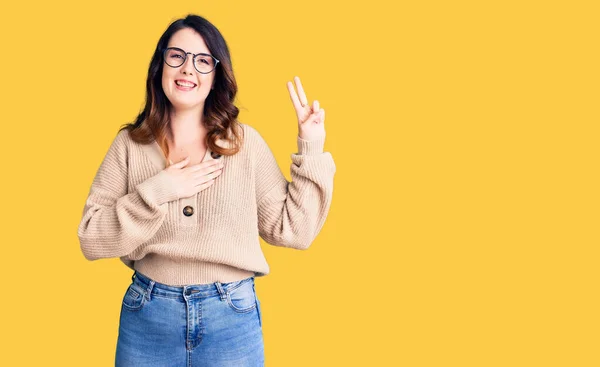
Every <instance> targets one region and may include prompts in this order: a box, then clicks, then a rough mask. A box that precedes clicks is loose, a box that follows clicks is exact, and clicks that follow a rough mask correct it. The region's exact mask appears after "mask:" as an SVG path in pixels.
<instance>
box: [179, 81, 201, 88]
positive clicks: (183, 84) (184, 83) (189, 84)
mask: <svg viewBox="0 0 600 367" xmlns="http://www.w3.org/2000/svg"><path fill="white" fill-rule="evenodd" d="M175 85H177V86H180V87H184V88H194V87H196V86H197V84H196V83H194V82H191V81H189V80H184V79H177V80H175Z"/></svg>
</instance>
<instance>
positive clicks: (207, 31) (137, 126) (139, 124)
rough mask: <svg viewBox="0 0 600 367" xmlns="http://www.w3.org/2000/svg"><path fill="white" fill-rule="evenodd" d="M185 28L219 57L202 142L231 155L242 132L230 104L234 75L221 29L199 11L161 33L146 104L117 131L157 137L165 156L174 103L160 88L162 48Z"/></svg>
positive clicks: (142, 139) (144, 139) (141, 139)
mask: <svg viewBox="0 0 600 367" xmlns="http://www.w3.org/2000/svg"><path fill="white" fill-rule="evenodd" d="M184 28H191V29H193V30H194V31H196V32H197V33H198V34H200V35H201V36H202V38H203V39H204V42H205V43H206V46H207V47H208V49H209V51H210V53H211V54H212V55H213V56H214V57H216V58H217V59H219V61H220V62H219V63H218V64H217V67H216V68H215V70H214V71H213V72H214V73H216V75H215V82H214V88H213V89H212V90H211V91H210V93H209V94H208V96H207V97H206V100H205V102H204V112H203V122H204V126H205V127H206V129H207V130H208V132H207V134H206V140H205V143H206V145H207V146H208V148H209V149H210V150H211V151H213V152H215V153H218V154H221V155H234V154H235V153H237V152H238V151H239V150H240V147H241V144H242V138H243V136H242V135H243V134H242V129H241V126H240V125H239V123H238V121H237V117H238V114H239V109H238V108H237V107H236V106H235V105H234V104H233V102H234V99H235V96H236V94H237V83H236V81H235V77H234V75H233V67H232V65H231V56H230V55H229V48H228V47H227V43H226V42H225V39H224V38H223V36H222V35H221V32H219V30H218V29H217V28H216V27H215V26H214V25H213V24H212V23H210V22H209V21H208V20H206V19H204V18H202V17H200V16H198V15H193V14H189V15H187V16H186V17H185V18H182V19H178V20H176V21H174V22H173V23H171V24H170V25H169V27H168V28H167V30H166V31H165V32H164V33H163V34H162V36H161V37H160V39H159V40H158V44H157V45H156V50H155V51H154V55H153V56H152V60H151V61H150V67H149V68H148V78H147V79H146V106H145V107H144V109H143V111H142V112H140V114H139V115H138V116H137V118H136V120H135V122H132V123H127V124H125V125H123V126H121V127H120V129H119V131H121V130H124V129H126V130H129V135H130V137H131V139H132V140H133V141H135V142H138V143H141V144H150V143H152V142H153V141H155V140H156V142H157V143H158V145H159V146H160V147H161V149H162V150H163V152H164V154H165V157H168V156H169V147H168V145H167V140H166V134H167V126H168V125H169V123H170V112H171V110H172V108H173V106H172V105H171V102H170V101H169V99H168V98H167V96H166V95H165V92H164V91H163V89H162V72H163V67H164V62H163V52H162V50H163V49H165V48H166V47H167V45H168V43H169V40H170V39H171V36H173V34H174V33H175V32H177V31H179V30H181V29H184ZM218 139H224V140H226V141H228V142H229V144H227V145H228V147H221V146H218V145H217V144H216V141H217V140H218ZM167 164H168V163H167Z"/></svg>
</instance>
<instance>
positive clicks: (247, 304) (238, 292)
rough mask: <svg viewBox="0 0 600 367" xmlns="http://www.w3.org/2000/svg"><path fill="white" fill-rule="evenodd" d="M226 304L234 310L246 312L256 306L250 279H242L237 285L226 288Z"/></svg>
mask: <svg viewBox="0 0 600 367" xmlns="http://www.w3.org/2000/svg"><path fill="white" fill-rule="evenodd" d="M227 304H228V305H229V307H230V308H231V309H233V310H234V311H235V312H239V313H246V312H250V311H252V310H253V309H255V308H256V299H255V296H254V290H253V286H252V281H242V282H241V283H240V284H239V286H237V287H234V288H233V289H228V290H227Z"/></svg>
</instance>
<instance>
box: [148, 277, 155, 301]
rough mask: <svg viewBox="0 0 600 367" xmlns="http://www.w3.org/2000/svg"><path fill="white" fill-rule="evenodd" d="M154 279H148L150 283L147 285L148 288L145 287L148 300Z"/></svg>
mask: <svg viewBox="0 0 600 367" xmlns="http://www.w3.org/2000/svg"><path fill="white" fill-rule="evenodd" d="M154 283H155V282H154V280H150V284H149V285H148V288H146V299H148V301H150V294H151V293H152V288H154Z"/></svg>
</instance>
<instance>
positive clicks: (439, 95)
mask: <svg viewBox="0 0 600 367" xmlns="http://www.w3.org/2000/svg"><path fill="white" fill-rule="evenodd" d="M0 13H1V14H2V15H0V27H1V37H2V43H1V49H2V50H1V51H0V52H1V57H0V63H1V64H0V70H1V74H2V81H1V83H0V84H1V85H2V87H1V88H2V98H1V101H2V102H1V103H2V112H1V116H2V117H1V121H2V124H1V128H2V143H1V144H0V147H1V148H0V149H2V151H1V153H2V154H1V156H2V167H3V172H2V180H1V182H2V190H1V191H0V192H1V195H2V200H1V202H2V211H1V212H2V214H1V215H2V220H1V223H2V237H1V242H2V246H1V254H2V255H1V258H2V261H1V264H2V265H1V266H0V271H1V273H0V275H1V280H0V287H1V288H0V294H1V295H2V302H1V303H0V304H1V307H2V309H1V315H2V316H1V317H2V319H1V322H2V324H1V326H0V329H1V330H2V332H1V335H2V340H1V341H0V342H1V345H2V353H0V365H3V366H109V365H112V364H113V363H114V362H113V361H114V351H115V345H116V338H117V332H118V321H119V312H120V307H121V300H122V297H123V294H124V292H125V290H126V287H127V286H128V284H129V282H130V281H131V279H130V276H131V271H130V269H128V268H126V267H125V266H124V265H123V264H122V263H121V262H120V261H119V260H118V259H108V260H99V261H95V262H89V261H87V260H85V258H84V257H83V255H82V253H81V252H80V249H79V242H78V238H77V226H78V224H79V221H80V219H81V214H82V210H83V206H84V203H85V199H86V197H87V194H88V191H89V188H90V185H91V182H92V179H93V177H94V175H95V173H96V170H97V168H98V166H99V164H100V162H101V160H102V158H103V156H104V154H105V153H106V151H107V149H108V146H109V144H110V142H111V141H112V139H113V137H114V136H115V134H116V131H117V129H118V127H119V126H120V125H121V124H123V123H126V122H129V121H132V120H133V119H134V118H135V116H136V114H137V113H138V112H139V111H140V109H141V108H142V106H143V103H144V93H145V78H146V73H147V67H148V64H149V61H150V58H151V55H152V52H153V49H154V47H155V46H156V42H157V41H158V38H159V37H160V35H161V34H162V32H163V31H164V30H165V29H166V27H167V25H168V24H169V23H170V22H171V21H173V20H175V19H176V18H179V17H182V16H185V15H186V14H187V13H197V14H199V15H202V16H205V17H206V18H208V19H209V20H210V21H211V22H213V23H214V24H215V25H216V26H217V27H218V28H219V29H220V30H221V32H222V33H223V35H224V37H225V39H226V40H227V42H228V44H229V47H230V50H231V53H232V58H233V65H234V71H235V73H236V77H237V81H238V85H239V95H238V99H237V105H238V107H240V109H241V114H240V120H241V121H243V122H245V123H248V124H250V125H252V126H254V127H255V128H256V129H257V130H259V131H260V132H261V134H263V136H264V137H265V139H266V140H267V142H268V143H269V145H270V147H271V149H272V150H273V152H274V154H275V155H276V158H277V160H278V162H279V163H280V167H281V168H282V171H283V172H284V174H285V175H286V177H287V178H288V179H289V178H290V174H289V167H290V164H291V160H290V155H291V153H293V152H294V151H295V149H296V147H295V143H296V140H295V136H296V134H297V126H296V121H295V113H294V110H293V108H292V105H291V102H290V100H289V96H288V92H287V89H286V82H287V81H288V80H292V78H293V77H294V76H295V75H298V76H300V77H301V78H302V81H303V84H304V87H305V89H306V92H307V95H308V98H309V100H311V101H312V100H314V99H317V100H319V101H320V103H321V106H322V107H323V108H325V109H326V111H327V117H326V121H325V126H326V130H327V140H326V145H325V149H326V150H327V151H329V152H331V153H332V155H333V157H334V159H335V162H336V165H337V173H336V177H335V189H334V198H333V203H332V206H331V211H330V214H329V217H328V219H327V221H326V223H325V226H324V227H323V230H322V232H321V233H320V235H319V236H318V237H317V239H316V240H315V241H314V243H313V244H312V247H311V248H310V249H309V250H308V251H305V252H302V251H295V250H289V249H282V248H276V247H273V246H270V245H268V244H266V243H264V242H262V241H261V243H262V248H263V250H264V252H265V255H266V257H267V260H268V261H269V264H270V266H271V274H269V275H268V276H267V277H263V278H258V279H257V292H258V294H259V297H260V298H261V302H262V307H263V315H264V316H263V317H264V336H265V350H266V360H267V364H266V365H267V366H269V367H274V366H276V367H279V366H598V365H600V350H599V349H598V346H599V344H600V335H599V332H598V330H600V322H599V321H600V320H599V317H598V310H599V306H600V305H599V296H598V280H599V271H598V263H599V262H598V260H599V258H598V255H599V251H598V245H599V244H600V236H599V235H598V229H599V228H598V227H599V226H598V223H599V219H600V214H599V208H600V205H599V204H600V202H599V201H600V200H599V195H598V189H599V187H600V186H599V183H600V182H599V175H598V158H599V157H600V155H599V153H600V152H599V145H598V138H599V135H598V133H599V132H600V131H599V130H600V129H599V122H600V118H599V117H600V113H599V104H598V101H599V97H600V87H599V86H600V78H599V76H600V75H599V72H598V70H599V65H600V62H599V61H600V60H599V52H598V48H599V42H598V41H599V37H598V35H600V29H599V25H598V18H599V15H600V14H599V8H598V5H597V2H592V1H589V2H584V1H573V0H571V1H464V0H457V1H433V0H431V1H410V2H409V1H401V2H394V1H381V0H373V1H368V2H342V1H339V2H337V1H336V2H321V1H313V0H307V1H302V2H280V1H272V2H264V1H216V0H215V1H175V2H166V1H162V2H150V1H137V2H133V1H131V2H130V1H119V2H114V1H109V2H107V1H104V2H82V1H81V2H72V3H66V2H60V1H44V2H41V1H40V2H32V1H21V2H14V3H6V2H5V3H3V5H1V11H0Z"/></svg>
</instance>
